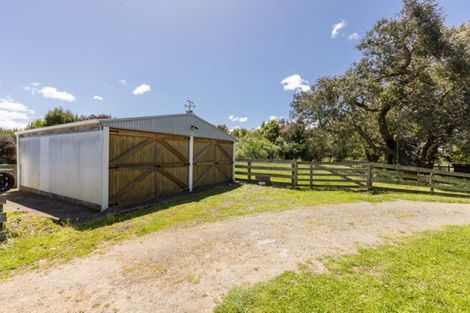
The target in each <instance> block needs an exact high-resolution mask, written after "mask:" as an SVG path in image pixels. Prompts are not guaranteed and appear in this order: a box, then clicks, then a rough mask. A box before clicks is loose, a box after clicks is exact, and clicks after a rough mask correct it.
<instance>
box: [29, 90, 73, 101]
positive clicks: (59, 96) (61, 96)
mask: <svg viewBox="0 0 470 313" xmlns="http://www.w3.org/2000/svg"><path fill="white" fill-rule="evenodd" d="M38 92H39V93H40V94H42V96H43V97H44V98H49V99H56V100H62V101H68V102H74V101H75V97H74V95H72V94H70V93H68V92H67V91H59V90H57V89H56V88H54V87H42V88H41V89H39V90H38Z"/></svg>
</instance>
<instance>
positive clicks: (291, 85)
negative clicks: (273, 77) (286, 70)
mask: <svg viewBox="0 0 470 313" xmlns="http://www.w3.org/2000/svg"><path fill="white" fill-rule="evenodd" d="M281 85H283V86H284V90H290V91H299V90H301V91H308V90H310V86H309V85H308V81H306V80H304V79H303V78H302V77H300V75H299V74H294V75H291V76H289V77H286V78H284V79H283V80H282V81H281Z"/></svg>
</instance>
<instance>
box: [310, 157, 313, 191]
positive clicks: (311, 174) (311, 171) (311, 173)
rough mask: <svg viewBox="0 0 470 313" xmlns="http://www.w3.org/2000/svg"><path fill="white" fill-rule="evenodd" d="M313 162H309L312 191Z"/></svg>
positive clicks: (311, 187)
mask: <svg viewBox="0 0 470 313" xmlns="http://www.w3.org/2000/svg"><path fill="white" fill-rule="evenodd" d="M312 162H313V161H311V162H310V189H313V164H312Z"/></svg>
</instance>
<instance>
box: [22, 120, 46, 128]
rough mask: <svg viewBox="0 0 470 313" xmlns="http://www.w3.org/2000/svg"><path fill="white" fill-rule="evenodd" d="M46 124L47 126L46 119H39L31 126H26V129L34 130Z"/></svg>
mask: <svg viewBox="0 0 470 313" xmlns="http://www.w3.org/2000/svg"><path fill="white" fill-rule="evenodd" d="M44 124H45V122H44V119H42V118H38V119H35V120H34V121H32V122H31V123H30V124H28V126H26V129H34V128H39V127H43V126H44Z"/></svg>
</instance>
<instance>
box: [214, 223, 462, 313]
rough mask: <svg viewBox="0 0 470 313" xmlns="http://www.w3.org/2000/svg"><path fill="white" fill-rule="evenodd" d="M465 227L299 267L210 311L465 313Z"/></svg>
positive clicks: (229, 297) (235, 291) (239, 289)
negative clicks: (312, 268) (318, 269)
mask: <svg viewBox="0 0 470 313" xmlns="http://www.w3.org/2000/svg"><path fill="white" fill-rule="evenodd" d="M469 242H470V226H460V227H448V228H447V229H446V230H444V231H439V232H438V231H434V232H427V233H424V234H419V235H413V236H411V237H408V238H407V239H405V240H402V241H401V242H399V243H397V244H394V245H384V246H380V247H376V248H367V249H363V250H361V251H360V252H359V253H358V254H355V255H349V256H345V257H340V258H335V259H328V260H325V263H326V266H327V268H328V270H329V271H327V272H326V273H324V274H320V275H314V274H312V273H310V272H308V271H307V270H306V268H307V266H299V272H297V273H294V272H286V273H284V274H282V275H280V276H278V277H276V278H274V279H272V280H270V281H268V282H262V283H259V284H256V285H254V286H246V287H235V288H233V289H232V290H231V291H230V292H229V293H228V294H227V295H226V297H225V298H224V299H223V301H222V303H221V304H219V306H218V307H217V308H216V309H215V312H216V313H235V312H240V313H241V312H244V313H248V312H256V313H261V312H266V313H267V312H270V313H274V312H292V313H296V312H309V313H313V312H470V283H469V281H470V245H469Z"/></svg>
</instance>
